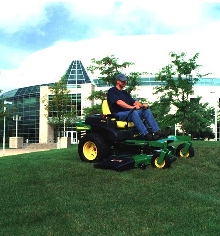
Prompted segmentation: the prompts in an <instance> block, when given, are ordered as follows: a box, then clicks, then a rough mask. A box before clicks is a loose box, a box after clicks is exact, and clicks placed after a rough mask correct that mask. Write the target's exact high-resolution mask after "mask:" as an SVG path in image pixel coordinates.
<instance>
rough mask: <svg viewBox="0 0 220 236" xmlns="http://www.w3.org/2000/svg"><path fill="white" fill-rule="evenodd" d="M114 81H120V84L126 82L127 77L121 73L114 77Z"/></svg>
mask: <svg viewBox="0 0 220 236" xmlns="http://www.w3.org/2000/svg"><path fill="white" fill-rule="evenodd" d="M116 80H120V81H122V82H125V81H127V77H126V76H125V75H124V74H122V73H121V74H118V75H116Z"/></svg>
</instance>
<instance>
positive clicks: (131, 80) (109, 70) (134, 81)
mask: <svg viewBox="0 0 220 236" xmlns="http://www.w3.org/2000/svg"><path fill="white" fill-rule="evenodd" d="M91 61H92V65H90V66H89V67H87V70H88V71H90V72H91V73H92V74H98V76H97V78H98V79H100V80H102V81H104V83H106V84H107V85H109V86H114V85H115V77H116V75H117V74H119V73H122V71H123V69H125V68H128V67H130V66H132V65H134V63H132V62H123V63H119V61H118V58H116V57H115V56H114V55H111V56H106V57H104V58H102V59H101V60H96V59H95V58H93V59H92V60H91ZM142 74H144V73H139V72H130V73H129V74H128V75H127V78H128V80H127V86H126V88H125V90H126V91H127V92H128V93H131V92H132V91H135V89H136V87H137V86H138V85H140V82H141V75H142ZM106 98H107V91H95V92H93V93H92V94H91V95H90V96H89V97H88V99H89V100H91V101H94V100H96V101H97V100H100V101H101V103H102V101H103V100H105V99H106ZM101 103H100V104H95V105H94V106H92V107H85V108H84V113H85V115H92V114H96V113H101Z"/></svg>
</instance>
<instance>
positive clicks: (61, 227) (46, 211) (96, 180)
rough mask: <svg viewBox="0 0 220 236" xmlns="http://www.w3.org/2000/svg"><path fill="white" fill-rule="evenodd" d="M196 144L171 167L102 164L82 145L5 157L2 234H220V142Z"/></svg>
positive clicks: (0, 168)
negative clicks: (85, 154) (81, 150)
mask: <svg viewBox="0 0 220 236" xmlns="http://www.w3.org/2000/svg"><path fill="white" fill-rule="evenodd" d="M193 147H194V149H195V157H194V158H187V159H182V158H178V159H177V160H176V161H175V162H173V163H172V166H171V168H169V169H164V170H161V169H155V168H152V167H151V166H147V167H146V169H145V170H141V169H139V168H136V169H131V170H128V171H123V172H115V171H111V170H101V169H95V168H94V167H93V164H88V163H83V162H81V161H80V159H79V157H78V153H77V145H73V146H72V147H70V148H67V149H59V150H57V149H55V150H50V151H45V152H36V153H30V154H23V155H17V156H11V157H10V156H8V157H3V158H0V178H1V197H0V205H1V209H0V212H1V214H0V234H1V235H4V236H12V235H16V236H21V235H22V236H30V235H31V236H32V235H63V236H66V235H88V236H101V235H105V236H113V235H114V236H116V235H117V236H122V235H138V236H147V235H151V236H158V235H169V236H177V235H195V236H201V235H203V236H209V235H219V232H220V225H219V219H220V204H219V164H220V156H219V152H220V145H219V142H204V141H196V142H195V141H193Z"/></svg>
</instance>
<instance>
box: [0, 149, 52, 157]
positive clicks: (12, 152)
mask: <svg viewBox="0 0 220 236" xmlns="http://www.w3.org/2000/svg"><path fill="white" fill-rule="evenodd" d="M48 150H50V149H5V153H3V150H2V149H1V150H0V157H3V156H13V155H18V154H23V153H30V152H42V151H48Z"/></svg>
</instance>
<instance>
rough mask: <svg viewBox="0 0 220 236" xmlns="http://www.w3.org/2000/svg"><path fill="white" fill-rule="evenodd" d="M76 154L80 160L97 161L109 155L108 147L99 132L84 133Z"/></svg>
mask: <svg viewBox="0 0 220 236" xmlns="http://www.w3.org/2000/svg"><path fill="white" fill-rule="evenodd" d="M78 154H79V157H80V159H81V160H82V161H85V162H97V161H101V160H103V159H104V158H107V157H108V156H109V155H110V148H109V145H108V144H107V143H106V141H105V140H104V139H103V138H102V136H101V135H100V134H97V133H89V134H85V135H84V136H83V137H82V138H81V139H80V141H79V145H78Z"/></svg>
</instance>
